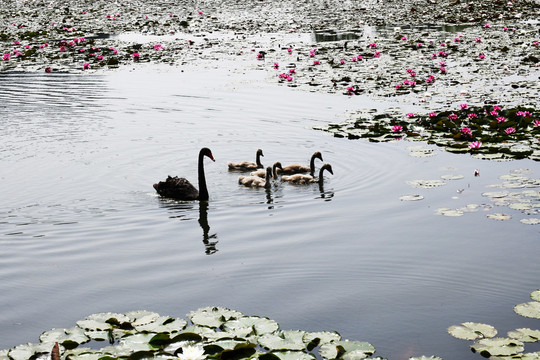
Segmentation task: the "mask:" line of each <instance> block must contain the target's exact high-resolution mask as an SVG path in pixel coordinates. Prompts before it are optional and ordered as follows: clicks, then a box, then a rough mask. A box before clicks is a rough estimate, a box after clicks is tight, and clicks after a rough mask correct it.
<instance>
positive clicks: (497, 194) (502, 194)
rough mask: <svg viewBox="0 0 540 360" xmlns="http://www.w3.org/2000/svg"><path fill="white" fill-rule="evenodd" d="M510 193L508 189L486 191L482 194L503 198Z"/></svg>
mask: <svg viewBox="0 0 540 360" xmlns="http://www.w3.org/2000/svg"><path fill="white" fill-rule="evenodd" d="M508 195H510V193H509V192H508V191H492V192H485V193H483V194H482V196H485V197H489V198H503V197H507V196H508Z"/></svg>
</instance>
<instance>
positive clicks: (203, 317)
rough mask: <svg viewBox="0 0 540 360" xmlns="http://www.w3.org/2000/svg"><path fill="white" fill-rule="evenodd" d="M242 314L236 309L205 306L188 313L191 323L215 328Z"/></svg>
mask: <svg viewBox="0 0 540 360" xmlns="http://www.w3.org/2000/svg"><path fill="white" fill-rule="evenodd" d="M242 316H243V314H242V313H240V312H238V311H236V310H230V309H227V308H222V307H206V308H202V309H198V310H196V311H193V312H191V313H189V314H188V317H189V319H190V320H191V322H192V323H193V324H195V325H201V326H208V327H215V328H217V327H220V326H221V325H222V324H223V323H225V322H226V321H228V320H231V319H237V318H240V317H242Z"/></svg>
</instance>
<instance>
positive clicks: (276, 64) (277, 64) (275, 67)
mask: <svg viewBox="0 0 540 360" xmlns="http://www.w3.org/2000/svg"><path fill="white" fill-rule="evenodd" d="M274 69H276V70H277V69H279V63H277V62H275V63H274Z"/></svg>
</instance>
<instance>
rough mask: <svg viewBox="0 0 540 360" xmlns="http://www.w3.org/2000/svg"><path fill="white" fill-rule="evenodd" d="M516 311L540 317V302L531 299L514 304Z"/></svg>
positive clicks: (532, 316) (530, 316)
mask: <svg viewBox="0 0 540 360" xmlns="http://www.w3.org/2000/svg"><path fill="white" fill-rule="evenodd" d="M514 311H515V312H516V313H517V314H519V315H521V316H525V317H529V318H534V319H540V302H539V301H530V302H527V303H523V304H518V305H516V306H514Z"/></svg>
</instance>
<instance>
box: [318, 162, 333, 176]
mask: <svg viewBox="0 0 540 360" xmlns="http://www.w3.org/2000/svg"><path fill="white" fill-rule="evenodd" d="M324 170H326V171H328V172H329V173H330V174H332V175H334V171H333V170H332V165H330V164H324V165H323V166H322V167H321V175H322V173H323V171H324Z"/></svg>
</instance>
